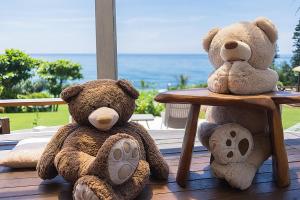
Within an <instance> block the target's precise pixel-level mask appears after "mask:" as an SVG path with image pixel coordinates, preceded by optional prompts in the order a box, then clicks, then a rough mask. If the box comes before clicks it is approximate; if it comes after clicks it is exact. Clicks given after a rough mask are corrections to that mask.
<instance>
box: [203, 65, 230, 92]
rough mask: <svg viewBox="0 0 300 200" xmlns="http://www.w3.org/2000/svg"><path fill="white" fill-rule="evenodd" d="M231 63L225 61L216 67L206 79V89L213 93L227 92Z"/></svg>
mask: <svg viewBox="0 0 300 200" xmlns="http://www.w3.org/2000/svg"><path fill="white" fill-rule="evenodd" d="M230 68H231V64H230V63H228V62H225V63H224V64H223V65H222V66H221V67H219V68H218V69H216V70H215V71H214V72H213V73H212V74H211V75H210V76H209V77H208V80H207V85H208V89H209V90H210V91H212V92H215V93H221V94H223V93H225V94H226V93H229V90H228V74H229V70H230Z"/></svg>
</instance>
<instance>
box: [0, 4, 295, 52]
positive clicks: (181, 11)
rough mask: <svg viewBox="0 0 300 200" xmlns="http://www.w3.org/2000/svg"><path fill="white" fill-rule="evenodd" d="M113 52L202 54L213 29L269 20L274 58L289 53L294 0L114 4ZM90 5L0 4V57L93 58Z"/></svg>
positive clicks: (92, 18) (93, 30)
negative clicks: (7, 53) (17, 53)
mask: <svg viewBox="0 0 300 200" xmlns="http://www.w3.org/2000/svg"><path fill="white" fill-rule="evenodd" d="M116 4H117V34H118V38H117V39H118V52H119V53H203V52H204V51H203V49H202V45H201V39H202V37H203V36H204V35H205V34H206V32H207V31H209V30H210V29H211V28H213V27H216V26H218V27H223V26H226V25H228V24H231V23H233V22H236V21H241V20H253V19H255V18H256V17H257V16H266V17H268V18H270V19H271V20H272V21H273V22H274V23H275V24H276V25H277V28H278V30H279V42H278V44H279V50H280V53H283V54H289V53H291V51H292V40H291V38H292V34H293V30H294V27H295V25H296V23H297V21H298V19H299V17H300V12H299V13H296V10H297V7H298V6H300V1H299V0H251V1H241V0H226V1H225V0H223V1H221V0H210V1H199V0H184V1H183V0H116ZM94 15H95V13H94V0H2V1H1V3H0V52H3V50H4V49H5V48H18V49H22V50H24V51H26V52H28V53H94V52H95V26H94V23H95V18H94Z"/></svg>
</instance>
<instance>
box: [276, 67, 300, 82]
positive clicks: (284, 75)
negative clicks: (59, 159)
mask: <svg viewBox="0 0 300 200" xmlns="http://www.w3.org/2000/svg"><path fill="white" fill-rule="evenodd" d="M276 71H277V73H278V76H279V81H280V82H281V83H282V84H283V85H284V86H288V85H289V86H290V85H295V84H296V83H297V76H296V75H295V73H294V72H293V68H292V67H291V66H290V65H289V64H288V63H287V62H283V63H281V65H280V66H279V67H278V68H276Z"/></svg>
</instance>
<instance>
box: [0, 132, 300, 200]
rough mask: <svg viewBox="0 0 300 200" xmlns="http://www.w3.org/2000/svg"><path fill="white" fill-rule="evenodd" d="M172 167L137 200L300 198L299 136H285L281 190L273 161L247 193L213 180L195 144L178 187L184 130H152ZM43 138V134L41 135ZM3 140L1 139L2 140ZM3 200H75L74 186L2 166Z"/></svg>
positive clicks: (206, 154) (205, 154)
mask: <svg viewBox="0 0 300 200" xmlns="http://www.w3.org/2000/svg"><path fill="white" fill-rule="evenodd" d="M151 135H152V136H153V137H154V138H155V140H156V142H157V145H158V146H159V148H160V149H161V152H162V153H163V155H164V157H165V159H166V160H167V162H168V164H169V166H170V175H169V179H168V181H167V182H156V181H154V180H150V182H149V183H148V185H147V186H146V188H145V189H144V190H143V192H142V193H141V194H140V195H139V196H138V198H137V199H159V200H167V199H168V200H169V199H299V198H300V195H299V194H300V134H299V135H297V134H295V133H293V134H291V133H286V134H285V135H286V136H287V138H290V139H286V140H285V143H286V149H287V153H288V159H289V167H290V179H291V184H290V186H289V187H286V188H278V187H276V184H275V182H274V179H273V176H272V160H271V159H269V160H267V161H265V163H264V165H263V166H262V167H261V168H260V169H259V171H258V173H257V175H256V177H255V180H254V182H253V185H252V186H251V187H250V188H249V189H248V190H246V191H240V190H237V189H232V188H231V187H230V186H229V185H228V184H227V183H226V182H224V181H222V180H218V179H216V178H214V177H213V175H212V174H211V172H210V169H209V168H210V167H209V157H210V154H209V152H208V151H207V150H206V149H205V148H204V147H203V146H201V145H200V143H199V142H196V147H195V149H194V153H193V159H192V164H191V173H190V176H189V179H188V183H187V186H186V188H182V187H180V186H179V185H177V183H176V181H175V179H176V172H177V167H178V161H179V158H180V151H181V142H182V137H183V131H164V133H162V132H161V131H151ZM40 136H41V135H40ZM0 141H1V140H0ZM6 142H7V143H6V144H5V145H2V146H0V151H1V150H2V152H5V149H11V148H12V147H13V146H14V142H13V141H12V140H11V139H10V140H8V139H7V138H6ZM0 199H72V186H71V185H70V184H68V183H67V182H65V181H64V179H63V178H62V177H60V176H58V177H56V178H55V179H52V180H47V181H43V180H41V179H40V178H38V176H37V173H36V171H34V170H30V169H28V170H24V169H23V170H12V169H10V168H5V167H0Z"/></svg>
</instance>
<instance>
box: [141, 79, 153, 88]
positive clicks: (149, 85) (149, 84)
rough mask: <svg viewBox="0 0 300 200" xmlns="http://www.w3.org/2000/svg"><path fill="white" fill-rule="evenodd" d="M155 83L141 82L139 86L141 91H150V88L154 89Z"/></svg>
mask: <svg viewBox="0 0 300 200" xmlns="http://www.w3.org/2000/svg"><path fill="white" fill-rule="evenodd" d="M155 85H156V84H155V83H152V82H148V81H144V80H141V81H140V86H141V89H142V90H144V89H150V88H152V89H153V88H155Z"/></svg>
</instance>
